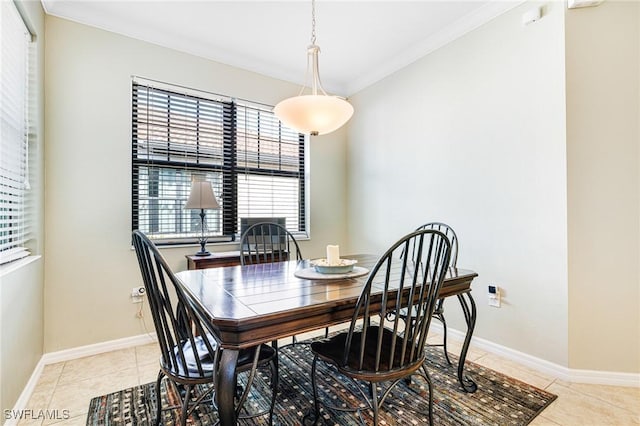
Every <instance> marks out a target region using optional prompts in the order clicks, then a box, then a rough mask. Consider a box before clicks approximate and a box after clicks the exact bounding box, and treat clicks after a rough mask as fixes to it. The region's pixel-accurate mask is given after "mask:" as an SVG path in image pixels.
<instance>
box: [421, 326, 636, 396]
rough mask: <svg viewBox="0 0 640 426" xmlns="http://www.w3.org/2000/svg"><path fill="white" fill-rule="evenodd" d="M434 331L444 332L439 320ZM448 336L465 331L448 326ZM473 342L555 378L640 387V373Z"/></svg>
mask: <svg viewBox="0 0 640 426" xmlns="http://www.w3.org/2000/svg"><path fill="white" fill-rule="evenodd" d="M431 328H432V329H433V331H435V332H438V333H440V334H442V331H443V329H442V324H440V323H439V322H437V321H434V322H432V323H431ZM447 338H448V339H451V340H455V341H457V342H463V341H464V338H465V333H464V332H462V331H460V330H455V329H452V328H451V327H448V328H447ZM471 344H472V345H473V347H476V348H478V349H482V350H484V351H487V352H490V353H492V354H495V355H499V356H501V357H503V358H506V359H510V360H512V361H515V362H517V363H518V364H522V365H524V366H526V367H529V368H532V369H534V370H538V371H540V372H542V373H545V374H548V375H550V376H553V377H555V378H558V379H561V380H564V381H567V382H573V383H588V384H593V385H611V386H627V387H640V374H636V373H619V372H615V371H595V370H578V369H572V368H568V367H565V366H562V365H559V364H555V363H553V362H550V361H547V360H544V359H541V358H537V357H534V356H532V355H529V354H526V353H524V352H520V351H517V350H515V349H511V348H508V347H506V346H502V345H499V344H497V343H494V342H491V341H489V340H486V339H482V338H480V337H472V338H471Z"/></svg>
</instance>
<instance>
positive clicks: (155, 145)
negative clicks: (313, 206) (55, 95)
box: [132, 78, 307, 244]
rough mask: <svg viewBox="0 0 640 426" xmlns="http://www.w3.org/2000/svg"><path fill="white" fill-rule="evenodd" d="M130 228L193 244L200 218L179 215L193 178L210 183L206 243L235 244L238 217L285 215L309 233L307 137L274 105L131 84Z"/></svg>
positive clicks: (159, 239) (290, 227)
mask: <svg viewBox="0 0 640 426" xmlns="http://www.w3.org/2000/svg"><path fill="white" fill-rule="evenodd" d="M132 95H133V102H132V114H133V116H132V148H133V149H132V166H133V170H132V172H133V173H132V175H133V188H132V206H133V211H132V228H133V229H140V230H141V231H143V232H145V233H146V234H147V235H148V236H149V237H150V238H152V239H154V240H156V242H157V243H160V244H162V243H166V244H180V243H190V242H193V240H194V239H195V238H197V237H199V236H200V217H199V212H198V211H195V210H184V209H183V206H184V205H185V203H186V201H187V198H188V197H189V190H190V187H191V180H192V179H206V180H207V181H209V182H211V183H212V186H213V190H214V193H215V195H216V197H217V198H218V203H219V204H220V206H221V208H220V209H217V210H207V212H206V213H207V216H206V218H207V226H206V235H208V238H209V241H220V242H223V241H233V240H235V239H236V236H237V234H238V232H239V229H240V228H239V227H240V220H241V218H251V217H284V218H286V227H287V229H288V230H289V231H290V232H292V233H297V234H304V233H306V232H307V220H306V213H307V212H306V207H305V206H306V203H305V199H306V195H305V189H306V181H305V137H304V135H303V134H300V133H297V132H296V131H294V130H291V129H288V128H286V127H284V126H283V125H282V124H281V123H280V121H279V120H278V119H277V118H276V117H275V116H274V115H273V113H272V112H271V108H270V107H267V106H264V105H258V104H254V103H250V102H244V101H243V102H241V101H237V100H235V99H231V98H225V97H222V96H217V95H211V94H206V93H202V92H198V91H194V90H189V89H183V88H177V87H174V86H169V85H165V84H161V83H156V82H149V81H147V80H142V79H138V78H136V79H134V81H133V94H132Z"/></svg>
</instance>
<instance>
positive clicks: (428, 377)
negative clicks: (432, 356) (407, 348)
mask: <svg viewBox="0 0 640 426" xmlns="http://www.w3.org/2000/svg"><path fill="white" fill-rule="evenodd" d="M421 368H422V371H423V372H424V377H425V379H426V380H427V387H428V388H429V426H433V385H432V384H431V376H430V375H429V371H428V370H427V367H425V366H424V364H422V367H421Z"/></svg>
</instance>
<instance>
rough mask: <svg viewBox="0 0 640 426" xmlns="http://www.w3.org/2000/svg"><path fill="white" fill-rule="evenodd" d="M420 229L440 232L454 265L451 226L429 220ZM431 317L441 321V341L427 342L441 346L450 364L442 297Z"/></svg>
mask: <svg viewBox="0 0 640 426" xmlns="http://www.w3.org/2000/svg"><path fill="white" fill-rule="evenodd" d="M421 229H435V230H437V231H440V232H442V233H443V234H444V235H445V236H446V237H447V238H448V239H449V242H450V243H451V257H450V260H449V266H450V267H454V268H455V267H456V264H457V263H458V236H457V235H456V233H455V231H454V230H453V228H451V227H450V226H449V225H447V224H446V223H442V222H429V223H425V224H424V225H421V226H419V227H418V228H417V229H416V230H417V231H419V230H421ZM433 317H434V318H436V319H437V320H438V321H440V322H441V323H442V331H443V332H442V343H440V344H429V346H442V348H443V350H444V357H445V359H446V360H447V363H448V364H449V365H451V360H450V359H449V352H448V351H447V321H446V319H445V317H444V299H443V298H441V299H438V302H437V303H436V308H435V310H434V311H433Z"/></svg>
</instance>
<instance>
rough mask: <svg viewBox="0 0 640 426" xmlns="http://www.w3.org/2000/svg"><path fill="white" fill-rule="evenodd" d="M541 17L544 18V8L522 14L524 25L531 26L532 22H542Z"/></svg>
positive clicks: (538, 7) (536, 8)
mask: <svg viewBox="0 0 640 426" xmlns="http://www.w3.org/2000/svg"><path fill="white" fill-rule="evenodd" d="M540 17H542V7H540V6H537V7H534V8H533V9H529V10H527V11H526V12H525V13H523V14H522V25H529V24H531V23H532V22H536V21H538V20H540Z"/></svg>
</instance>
